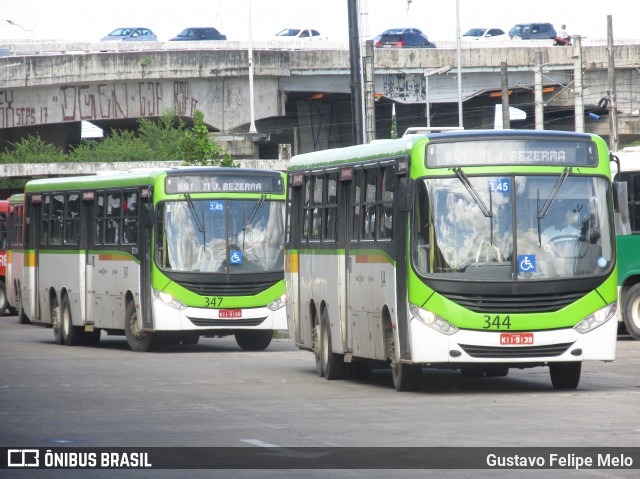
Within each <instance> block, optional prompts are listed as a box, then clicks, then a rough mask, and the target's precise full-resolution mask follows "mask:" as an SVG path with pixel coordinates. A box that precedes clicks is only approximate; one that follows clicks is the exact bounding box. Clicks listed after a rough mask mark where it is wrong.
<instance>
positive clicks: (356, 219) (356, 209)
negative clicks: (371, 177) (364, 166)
mask: <svg viewBox="0 0 640 479" xmlns="http://www.w3.org/2000/svg"><path fill="white" fill-rule="evenodd" d="M363 175H364V171H363V170H355V171H354V175H353V186H352V188H353V232H352V236H351V240H352V241H358V240H359V239H360V234H359V232H360V224H361V216H362V206H361V204H362V177H363Z"/></svg>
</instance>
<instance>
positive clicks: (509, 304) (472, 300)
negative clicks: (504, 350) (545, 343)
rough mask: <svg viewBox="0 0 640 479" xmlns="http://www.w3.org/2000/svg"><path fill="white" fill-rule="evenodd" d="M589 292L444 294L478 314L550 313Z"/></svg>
mask: <svg viewBox="0 0 640 479" xmlns="http://www.w3.org/2000/svg"><path fill="white" fill-rule="evenodd" d="M588 292H589V291H579V292H571V293H549V294H532V295H517V296H504V295H500V296H492V295H486V294H482V295H476V294H444V295H443V296H445V297H446V298H447V299H450V300H451V301H453V302H455V303H458V304H459V305H460V306H463V307H465V308H467V309H470V310H471V311H475V312H476V313H550V312H553V311H558V310H560V309H562V308H564V307H565V306H569V305H570V304H571V303H574V302H575V301H577V300H579V299H580V298H582V297H583V296H585V295H586V294H587V293H588Z"/></svg>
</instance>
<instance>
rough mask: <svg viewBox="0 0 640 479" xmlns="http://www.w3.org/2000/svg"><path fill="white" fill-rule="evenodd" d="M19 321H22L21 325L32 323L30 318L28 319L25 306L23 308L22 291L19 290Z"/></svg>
mask: <svg viewBox="0 0 640 479" xmlns="http://www.w3.org/2000/svg"><path fill="white" fill-rule="evenodd" d="M17 296H18V299H17V301H18V311H17V314H18V321H20V324H29V323H31V321H29V318H27V315H26V314H25V312H24V306H22V291H21V290H20V289H18V295H17Z"/></svg>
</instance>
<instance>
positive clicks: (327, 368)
mask: <svg viewBox="0 0 640 479" xmlns="http://www.w3.org/2000/svg"><path fill="white" fill-rule="evenodd" d="M320 334H321V340H320V349H321V357H322V370H323V371H324V378H325V379H329V380H334V379H344V378H345V377H347V365H346V364H345V363H344V355H342V354H335V353H334V352H333V347H332V346H331V324H330V323H329V314H328V313H327V310H326V309H325V310H324V311H322V323H321V326H320Z"/></svg>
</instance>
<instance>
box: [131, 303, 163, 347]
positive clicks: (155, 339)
mask: <svg viewBox="0 0 640 479" xmlns="http://www.w3.org/2000/svg"><path fill="white" fill-rule="evenodd" d="M124 334H125V336H126V337H127V344H128V345H129V348H130V349H131V351H135V352H137V353H144V352H147V351H155V350H156V349H158V348H159V347H160V342H161V341H160V336H159V335H158V334H157V333H152V332H149V331H142V329H141V328H140V325H139V324H138V314H137V313H136V306H135V304H134V303H133V301H129V302H128V303H127V308H126V309H125V315H124Z"/></svg>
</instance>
